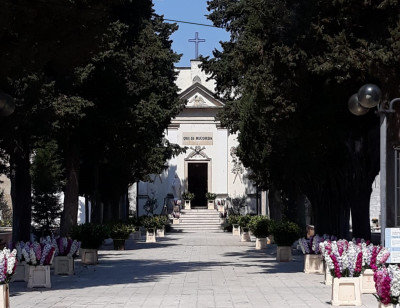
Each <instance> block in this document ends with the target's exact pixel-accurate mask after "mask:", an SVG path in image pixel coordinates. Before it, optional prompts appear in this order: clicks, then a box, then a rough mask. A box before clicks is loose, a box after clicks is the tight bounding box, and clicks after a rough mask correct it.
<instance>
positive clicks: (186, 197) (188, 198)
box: [182, 191, 195, 210]
mask: <svg viewBox="0 0 400 308" xmlns="http://www.w3.org/2000/svg"><path fill="white" fill-rule="evenodd" d="M194 197H195V196H194V193H191V192H190V191H188V192H184V193H183V194H182V198H183V200H185V204H184V206H185V209H188V210H190V209H191V201H192V200H193V199H194Z"/></svg>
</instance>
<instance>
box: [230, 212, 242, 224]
mask: <svg viewBox="0 0 400 308" xmlns="http://www.w3.org/2000/svg"><path fill="white" fill-rule="evenodd" d="M239 217H240V215H234V214H230V215H229V216H228V223H229V224H230V225H236V224H238V223H239Z"/></svg>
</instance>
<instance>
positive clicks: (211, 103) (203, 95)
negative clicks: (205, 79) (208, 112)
mask: <svg viewBox="0 0 400 308" xmlns="http://www.w3.org/2000/svg"><path fill="white" fill-rule="evenodd" d="M179 98H180V99H183V100H185V101H186V105H185V107H186V108H222V107H223V106H224V104H223V103H222V102H221V101H220V100H218V99H216V98H215V97H214V96H213V93H212V92H211V91H210V90H209V89H207V88H206V87H205V86H203V85H202V84H200V83H198V82H195V83H194V84H192V85H191V86H190V87H189V88H187V89H186V90H185V91H183V92H182V93H181V94H180V95H179Z"/></svg>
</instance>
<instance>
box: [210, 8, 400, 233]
mask: <svg viewBox="0 0 400 308" xmlns="http://www.w3.org/2000/svg"><path fill="white" fill-rule="evenodd" d="M208 8H209V10H210V11H211V14H210V15H209V18H210V19H211V20H212V21H213V22H214V24H215V25H216V26H220V27H224V28H226V29H227V30H228V31H230V33H231V39H230V41H229V42H222V43H221V45H222V51H214V58H213V59H209V58H206V59H204V63H203V67H204V68H205V69H206V70H207V71H209V72H210V73H211V74H212V77H213V78H215V79H216V81H217V89H218V93H219V95H221V96H223V97H224V99H225V100H226V108H225V109H224V111H223V112H222V113H220V115H219V116H220V119H221V121H222V123H223V124H224V125H226V126H227V127H229V128H230V129H231V131H234V132H238V133H239V143H240V146H239V150H238V153H239V156H240V158H241V160H242V161H243V163H244V165H245V166H246V167H250V168H251V170H252V173H253V178H254V179H255V180H256V182H257V183H258V185H259V186H260V187H262V188H264V189H270V190H277V191H279V193H280V194H281V195H282V198H283V199H284V200H286V201H287V203H288V204H291V202H290V201H293V200H296V196H297V195H298V194H303V195H305V196H306V197H307V198H308V199H309V200H310V201H311V203H312V205H313V210H314V216H315V221H314V223H315V225H316V227H317V230H319V231H318V232H326V233H330V234H336V235H338V236H347V231H348V223H347V222H348V219H349V214H350V209H351V213H352V217H353V234H354V235H355V236H363V237H365V238H369V237H370V231H369V230H370V228H369V196H370V193H371V184H372V182H373V180H374V178H375V176H376V175H377V173H378V171H379V131H378V128H379V126H378V125H379V119H378V118H377V117H376V116H375V115H374V114H373V113H370V114H368V115H366V116H364V117H360V118H356V117H355V116H353V115H352V114H350V112H349V111H348V110H347V101H348V99H349V98H350V96H351V95H352V94H353V93H355V92H356V91H357V90H358V88H359V87H360V86H361V85H362V84H364V83H367V82H368V83H376V84H378V85H379V86H380V87H381V89H382V91H383V93H384V94H385V99H388V98H389V97H393V95H397V94H398V90H399V84H400V82H399V76H400V75H399V68H400V67H399V61H398V57H397V56H396V55H397V54H398V52H399V47H400V45H399V44H398V36H399V33H400V32H399V30H400V23H399V17H398V12H399V8H400V4H399V2H398V1H336V0H315V1H300V2H299V1H275V0H237V1H229V0H213V1H208Z"/></svg>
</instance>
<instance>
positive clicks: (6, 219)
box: [0, 189, 13, 227]
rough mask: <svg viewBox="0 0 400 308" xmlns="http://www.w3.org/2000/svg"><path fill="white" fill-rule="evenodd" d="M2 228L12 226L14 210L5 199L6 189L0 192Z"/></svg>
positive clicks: (0, 223)
mask: <svg viewBox="0 0 400 308" xmlns="http://www.w3.org/2000/svg"><path fill="white" fill-rule="evenodd" d="M0 211H1V222H0V226H1V227H11V226H12V215H13V214H12V210H11V209H10V206H9V205H8V203H7V202H6V200H5V198H4V189H1V190H0Z"/></svg>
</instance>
